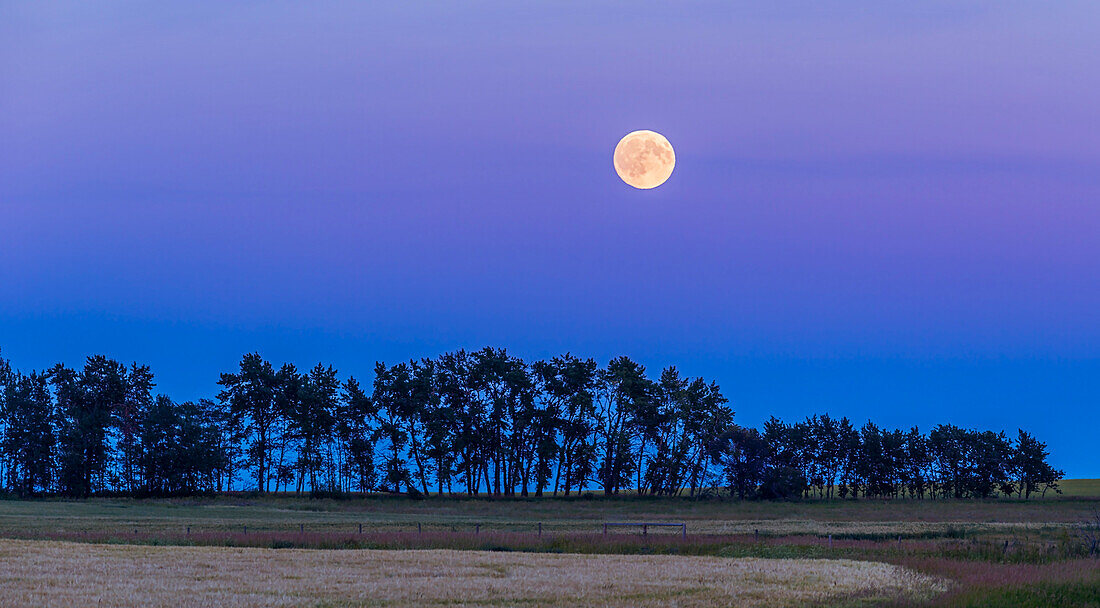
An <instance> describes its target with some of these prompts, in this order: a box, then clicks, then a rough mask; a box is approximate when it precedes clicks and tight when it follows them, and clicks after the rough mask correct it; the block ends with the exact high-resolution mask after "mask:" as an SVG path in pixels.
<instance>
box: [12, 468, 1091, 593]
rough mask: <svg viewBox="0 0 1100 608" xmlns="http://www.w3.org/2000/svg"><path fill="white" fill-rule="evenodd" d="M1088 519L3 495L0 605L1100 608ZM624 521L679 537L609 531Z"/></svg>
mask: <svg viewBox="0 0 1100 608" xmlns="http://www.w3.org/2000/svg"><path fill="white" fill-rule="evenodd" d="M1081 486H1082V487H1083V488H1087V487H1088V486H1087V485H1086V484H1081ZM1094 513H1100V498H1095V497H1092V496H1090V495H1087V494H1084V493H1082V494H1078V495H1075V496H1062V497H1048V498H1045V499H1042V500H1037V499H1033V500H1030V501H1022V500H1012V499H1000V500H988V501H975V500H964V501H910V500H895V501H889V500H877V501H875V500H858V501H839V500H834V501H826V500H817V501H814V500H806V501H796V502H736V501H728V500H725V501H723V500H688V499H675V498H660V499H650V498H638V497H619V498H603V497H598V496H590V497H573V498H569V499H562V498H541V499H538V498H513V499H492V498H438V497H433V498H428V499H422V500H413V499H409V498H404V497H396V496H351V497H339V498H333V497H330V498H316V499H311V498H309V497H305V496H291V495H280V496H254V495H248V494H235V495H222V496H210V497H197V498H178V499H143V500H138V499H129V498H126V499H121V498H94V499H90V500H61V499H39V500H0V539H4V540H0V587H2V588H3V589H4V593H3V594H0V605H65V604H80V603H81V602H80V601H78V600H77V598H82V599H83V598H90V599H95V601H96V602H99V603H101V604H102V605H123V606H125V605H150V606H158V605H165V606H167V605H185V604H182V603H181V602H190V603H191V604H190V605H225V606H252V605H295V606H297V605H307V606H309V605H318V606H320V605H324V606H359V605H386V606H405V605H432V604H446V605H455V606H463V605H471V606H473V605H506V606H510V605H532V606H544V605H546V606H552V605H561V606H565V605H569V606H596V605H601V606H602V605H607V606H620V605H621V606H650V605H652V606H665V605H678V606H822V607H826V606H833V607H852V606H874V605H885V606H911V607H917V606H938V607H954V608H963V607H978V606H1006V607H1007V606H1012V607H1032V606H1034V607H1040V606H1042V607H1047V606H1068V607H1075V608H1076V607H1081V608H1086V607H1087V608H1100V559H1097V557H1096V556H1090V555H1088V553H1087V550H1086V549H1084V545H1083V544H1082V541H1081V536H1080V532H1081V525H1082V522H1083V521H1085V520H1086V519H1088V518H1089V517H1090V516H1092V515H1093V514H1094ZM626 522H631V523H642V522H666V523H684V524H686V531H685V530H682V529H681V528H679V527H675V528H649V529H648V530H646V532H645V533H644V534H643V532H642V529H641V527H640V526H632V527H612V528H609V529H608V532H607V533H606V534H605V533H604V531H603V524H604V523H626ZM74 541H76V542H74ZM100 580H102V581H103V583H102V584H100V583H97V582H96V581H100ZM88 594H92V595H88ZM130 597H133V598H136V599H134V600H133V603H131V604H127V603H126V601H129V600H127V599H126V598H130ZM84 603H87V602H84Z"/></svg>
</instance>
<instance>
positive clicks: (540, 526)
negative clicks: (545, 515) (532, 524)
mask: <svg viewBox="0 0 1100 608" xmlns="http://www.w3.org/2000/svg"><path fill="white" fill-rule="evenodd" d="M539 537H540V538H541V537H542V522H541V521H540V522H539Z"/></svg>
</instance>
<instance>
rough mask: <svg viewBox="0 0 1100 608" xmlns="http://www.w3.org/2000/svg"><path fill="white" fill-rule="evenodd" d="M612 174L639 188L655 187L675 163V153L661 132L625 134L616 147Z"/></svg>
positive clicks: (667, 174)
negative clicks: (616, 174)
mask: <svg viewBox="0 0 1100 608" xmlns="http://www.w3.org/2000/svg"><path fill="white" fill-rule="evenodd" d="M614 160H615V173H618V174H619V177H621V178H622V179H623V181H624V182H626V183H627V184H630V185H631V186H634V187H635V188H638V189H640V190H649V189H651V188H656V187H657V186H660V185H661V184H663V183H665V181H667V180H668V178H669V176H670V175H672V169H673V167H675V166H676V153H675V152H673V150H672V144H670V143H668V140H667V139H665V136H664V135H661V134H660V133H656V132H654V131H647V130H641V131H633V132H631V133H627V134H626V136H625V137H623V138H622V139H620V140H619V144H618V145H617V146H615V157H614Z"/></svg>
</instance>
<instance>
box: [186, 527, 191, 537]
mask: <svg viewBox="0 0 1100 608" xmlns="http://www.w3.org/2000/svg"><path fill="white" fill-rule="evenodd" d="M187 535H188V536H191V526H187Z"/></svg>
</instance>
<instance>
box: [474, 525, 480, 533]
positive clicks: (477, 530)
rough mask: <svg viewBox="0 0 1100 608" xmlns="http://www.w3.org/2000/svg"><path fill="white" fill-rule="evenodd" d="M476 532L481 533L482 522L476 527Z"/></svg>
mask: <svg viewBox="0 0 1100 608" xmlns="http://www.w3.org/2000/svg"><path fill="white" fill-rule="evenodd" d="M474 534H481V524H477V527H476V528H474Z"/></svg>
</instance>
